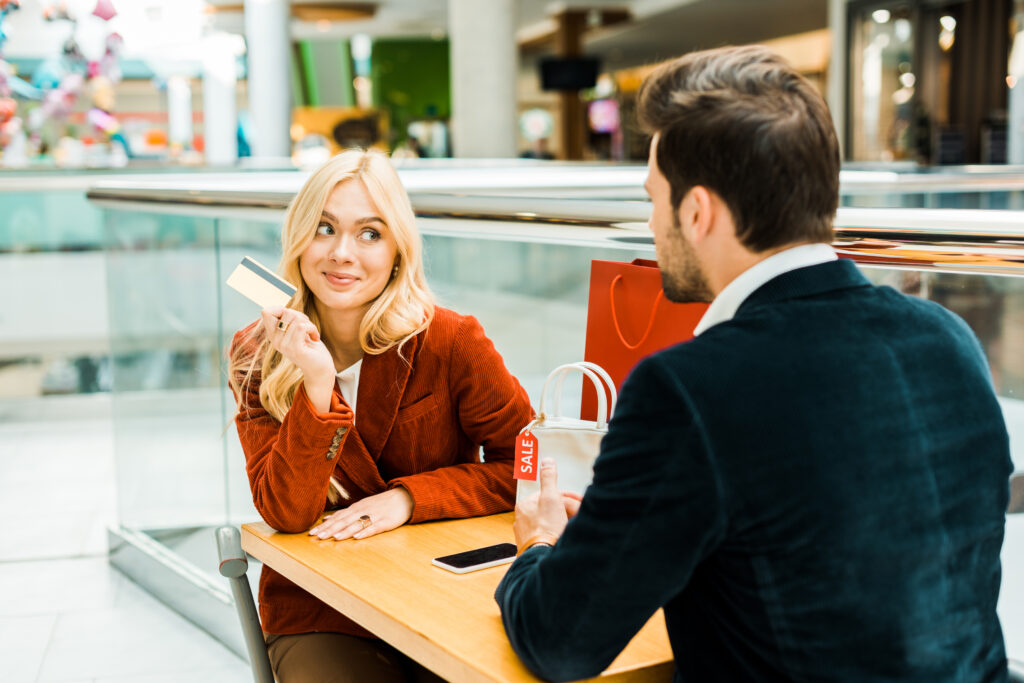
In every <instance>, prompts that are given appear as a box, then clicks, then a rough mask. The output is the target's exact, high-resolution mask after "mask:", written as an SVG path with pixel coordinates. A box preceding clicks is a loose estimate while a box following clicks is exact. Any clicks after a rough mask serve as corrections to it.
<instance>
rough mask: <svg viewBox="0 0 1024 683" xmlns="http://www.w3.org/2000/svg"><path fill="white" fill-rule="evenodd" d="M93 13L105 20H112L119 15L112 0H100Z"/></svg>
mask: <svg viewBox="0 0 1024 683" xmlns="http://www.w3.org/2000/svg"><path fill="white" fill-rule="evenodd" d="M92 13H93V14H94V15H95V16H97V17H99V18H100V19H102V20H103V21H110V20H111V19H113V18H114V17H116V16H117V10H116V9H114V3H113V2H112V1H111V0H98V2H97V3H96V9H94V10H93V11H92Z"/></svg>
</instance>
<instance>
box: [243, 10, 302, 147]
mask: <svg viewBox="0 0 1024 683" xmlns="http://www.w3.org/2000/svg"><path fill="white" fill-rule="evenodd" d="M290 19H291V12H290V10H289V5H288V0H245V40H246V51H247V55H248V64H249V112H250V115H251V117H252V137H253V139H252V153H253V156H254V157H264V158H268V157H270V158H274V157H276V158H282V157H289V156H291V139H290V137H289V131H290V129H291V122H292V102H291V92H292V88H291V38H290V36H289V33H288V31H289V25H290Z"/></svg>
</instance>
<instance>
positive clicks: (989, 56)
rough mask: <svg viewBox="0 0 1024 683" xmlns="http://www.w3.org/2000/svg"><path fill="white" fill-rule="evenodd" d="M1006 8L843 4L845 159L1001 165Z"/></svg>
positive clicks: (974, 3) (1003, 2)
mask: <svg viewBox="0 0 1024 683" xmlns="http://www.w3.org/2000/svg"><path fill="white" fill-rule="evenodd" d="M1018 4H1019V3H1018ZM1013 6H1014V0H970V1H968V2H961V1H953V0H939V1H937V2H933V1H924V0H912V1H907V0H904V1H902V2H883V3H878V2H872V3H865V2H851V3H850V4H849V10H848V12H849V14H848V22H849V29H850V48H849V86H850V87H849V92H850V96H849V97H850V99H849V104H848V107H847V124H848V125H847V138H848V139H847V156H848V157H849V158H851V159H852V160H856V161H884V162H889V161H902V160H911V161H917V162H920V163H928V164H935V165H961V164H978V163H981V164H1000V163H1006V162H1007V159H1008V148H1007V145H1008V140H1007V137H1008V136H1007V116H1008V114H1007V106H1008V99H1009V93H1010V90H1011V89H1012V88H1013V86H1014V81H1013V79H1012V77H1009V76H1007V73H1008V69H1009V61H1010V37H1011V35H1012V32H1015V31H1014V30H1013V29H1012V26H1011V23H1012V21H1011V19H1012V13H1013Z"/></svg>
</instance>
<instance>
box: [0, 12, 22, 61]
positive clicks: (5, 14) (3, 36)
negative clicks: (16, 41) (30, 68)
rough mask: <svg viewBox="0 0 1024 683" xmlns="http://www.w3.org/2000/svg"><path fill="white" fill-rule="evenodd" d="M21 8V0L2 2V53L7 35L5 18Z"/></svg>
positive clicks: (0, 32) (0, 17)
mask: <svg viewBox="0 0 1024 683" xmlns="http://www.w3.org/2000/svg"><path fill="white" fill-rule="evenodd" d="M19 7H21V2H20V0H0V51H2V50H3V48H4V41H6V40H7V34H6V33H5V32H4V17H6V16H7V15H8V14H10V13H11V12H13V11H14V10H16V9H18V8H19Z"/></svg>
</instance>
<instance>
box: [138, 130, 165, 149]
mask: <svg viewBox="0 0 1024 683" xmlns="http://www.w3.org/2000/svg"><path fill="white" fill-rule="evenodd" d="M143 139H144V140H145V142H146V144H147V145H149V146H150V147H166V146H167V131H165V130H161V129H159V128H150V129H149V130H147V131H146V134H145V135H144V136H143Z"/></svg>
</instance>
